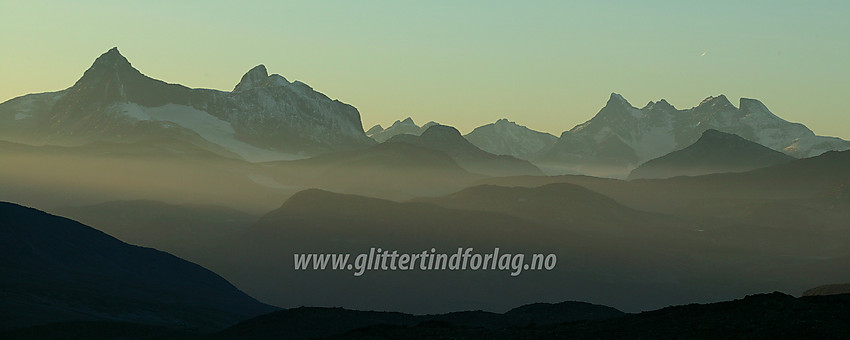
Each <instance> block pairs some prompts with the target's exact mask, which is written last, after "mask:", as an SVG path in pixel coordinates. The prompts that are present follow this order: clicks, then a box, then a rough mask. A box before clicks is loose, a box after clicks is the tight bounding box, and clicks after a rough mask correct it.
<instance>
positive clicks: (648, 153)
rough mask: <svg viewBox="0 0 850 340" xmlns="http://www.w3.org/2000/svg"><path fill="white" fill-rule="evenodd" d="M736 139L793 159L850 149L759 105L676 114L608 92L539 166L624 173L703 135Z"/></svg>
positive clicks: (708, 104)
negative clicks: (717, 134)
mask: <svg viewBox="0 0 850 340" xmlns="http://www.w3.org/2000/svg"><path fill="white" fill-rule="evenodd" d="M708 129H715V130H719V131H722V132H726V133H732V134H736V135H738V136H741V137H742V138H745V139H747V140H750V141H753V142H756V143H758V144H761V145H764V146H766V147H769V148H771V149H773V150H776V151H781V152H784V153H786V154H788V155H791V156H793V157H797V158H802V157H811V156H816V155H819V154H821V153H823V152H826V151H830V150H839V151H840V150H847V149H850V142H848V141H845V140H842V139H840V138H835V137H823V136H816V135H815V134H814V132H812V131H811V130H809V129H808V128H807V127H806V126H805V125H803V124H799V123H791V122H788V121H786V120H784V119H782V118H779V117H777V116H776V115H774V114H773V113H772V112H770V110H768V108H767V107H766V106H765V105H764V104H762V103H761V102H760V101H758V100H755V99H748V98H741V100H740V104H739V106H738V107H735V106H734V105H732V103H730V102H729V100H728V99H727V98H726V96H724V95H719V96H717V97H708V98H706V99H705V100H703V101H702V102H701V103H700V104H699V105H698V106H696V107H694V108H691V109H686V110H679V109H677V108H675V107H673V106H672V105H670V104H669V103H668V102H667V101H665V100H663V99H662V100H660V101H658V102H649V103H648V104H647V105H646V106H644V107H643V108H636V107H634V106H632V105H631V104H630V103H629V102H628V101H627V100H626V99H625V98H623V97H622V96H621V95H619V94H616V93H612V94H611V97H610V98H609V99H608V102H607V104H606V105H605V107H603V108H602V109H601V110H600V111H599V113H597V114H596V116H594V117H593V118H591V119H590V120H588V121H587V122H585V123H583V124H579V125H577V126H576V127H574V128H572V129H571V130H569V131H565V132H563V133H562V134H561V136H560V137H559V139H558V142H557V143H555V145H554V146H553V147H552V148H551V150H549V151H548V152H547V153H546V154H545V155H543V156H541V158H540V159H539V160H538V161H540V162H549V163H560V164H566V165H572V166H574V167H575V168H577V169H579V171H581V170H582V169H585V170H586V169H592V168H593V167H602V168H604V167H610V168H613V169H612V170H607V171H608V172H616V173H620V174H624V173H626V172H627V171H629V170H631V169H632V168H634V167H636V166H637V165H638V164H641V163H643V162H646V161H647V160H650V159H653V158H656V157H659V156H662V155H664V154H667V153H670V152H672V151H674V150H678V149H681V148H684V147H686V146H688V145H691V144H693V143H694V142H695V141H696V140H697V139H698V138H699V137H700V136H701V135H702V133H703V132H704V131H705V130H708Z"/></svg>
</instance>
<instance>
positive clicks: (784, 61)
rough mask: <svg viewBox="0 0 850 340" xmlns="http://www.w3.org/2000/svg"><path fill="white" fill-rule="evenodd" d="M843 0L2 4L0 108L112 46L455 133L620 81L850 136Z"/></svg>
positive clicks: (167, 65)
mask: <svg viewBox="0 0 850 340" xmlns="http://www.w3.org/2000/svg"><path fill="white" fill-rule="evenodd" d="M848 17H850V1H846V0H845V1H806V2H804V1H700V2H696V1H678V2H673V1H585V2H577V1H525V2H521V1H505V2H499V1H415V2H414V1H332V2H330V1H329V2H324V1H268V2H262V1H135V2H130V1H82V0H81V1H62V2H60V1H54V2H45V1H10V0H0V101H5V100H8V99H11V98H14V97H17V96H20V95H24V94H27V93H33V92H46V91H56V90H61V89H64V88H67V87H69V86H71V85H73V83H74V82H75V81H76V80H77V79H78V78H79V77H80V76H81V75H82V73H83V71H85V70H86V69H87V68H88V67H89V66H90V65H91V63H92V62H93V61H94V59H95V58H96V57H97V56H99V55H100V54H101V53H103V52H105V51H107V50H108V49H109V48H111V47H113V46H117V47H118V48H119V50H120V51H121V53H122V54H123V55H124V56H125V57H127V58H128V59H129V60H130V62H131V63H132V64H133V66H135V67H136V68H138V69H139V70H140V71H142V73H144V74H146V75H148V76H151V77H153V78H157V79H161V80H164V81H167V82H170V83H179V84H183V85H186V86H189V87H203V88H213V89H220V90H226V91H229V90H231V89H232V88H233V86H234V85H235V84H236V83H237V82H238V81H239V79H240V77H241V76H242V74H244V73H245V72H246V71H247V70H248V69H250V68H251V67H253V66H255V65H257V64H265V65H266V67H267V69H268V70H269V72H270V73H279V74H281V75H283V76H285V77H286V78H287V79H289V80H301V81H303V82H305V83H307V84H309V85H311V86H312V87H313V88H314V89H316V90H317V91H320V92H322V93H324V94H326V95H328V96H329V97H331V98H336V99H339V100H341V101H343V102H346V103H349V104H351V105H354V106H355V107H357V108H358V110H359V111H360V113H361V117H362V120H363V125H364V128H365V129H368V128H369V127H371V126H372V125H374V124H376V123H380V124H382V125H383V126H385V127H386V126H388V125H389V124H390V123H392V122H393V121H394V120H396V119H400V118H404V117H407V116H411V117H413V119H414V120H415V121H416V122H417V123H419V124H422V123H425V122H427V121H429V120H434V121H438V122H441V123H444V124H449V125H454V126H456V127H458V128H459V129H460V130H461V132H464V133H465V132H468V131H470V130H471V129H472V128H474V127H476V126H479V125H483V124H486V123H489V122H493V121H495V120H496V119H499V118H508V119H510V120H514V121H517V122H519V123H520V124H523V125H526V126H528V127H530V128H533V129H536V130H541V131H547V132H551V133H553V134H555V135H559V134H560V132H561V131H563V130H568V129H570V128H572V127H573V126H574V125H576V124H579V123H582V122H584V121H586V120H588V119H590V118H591V117H592V116H593V115H594V114H596V112H598V111H599V109H600V108H601V107H602V106H603V105H604V104H605V101H606V100H607V98H608V96H609V94H610V93H611V92H617V93H620V94H622V95H623V96H624V97H626V99H628V100H629V101H630V102H631V103H632V104H633V105H635V106H637V107H642V106H643V105H644V104H646V103H647V102H648V101H650V100H659V99H661V98H664V99H667V101H669V102H670V103H671V104H673V105H675V106H676V107H678V108H689V107H692V106H695V105H697V104H698V103H699V102H700V101H701V100H702V99H703V98H705V97H707V96H711V95H718V94H726V95H727V97H729V99H730V100H731V101H732V102H733V103H734V104H736V105H737V101H738V98H740V97H748V98H756V99H760V100H761V101H763V102H764V103H765V104H766V105H767V106H768V108H770V109H771V111H772V112H773V113H775V114H776V115H778V116H780V117H782V118H785V119H786V120H789V121H793V122H801V123H804V124H806V125H807V126H808V127H809V128H811V129H812V130H814V131H815V133H817V134H822V135H831V136H839V137H842V138H845V139H850V103H848V100H847V97H848V94H850V20H848V19H847V18H848Z"/></svg>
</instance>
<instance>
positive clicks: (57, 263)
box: [0, 202, 276, 338]
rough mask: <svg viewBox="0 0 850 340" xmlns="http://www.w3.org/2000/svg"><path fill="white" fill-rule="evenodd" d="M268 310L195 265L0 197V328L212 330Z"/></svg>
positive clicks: (269, 308) (221, 279) (268, 307)
mask: <svg viewBox="0 0 850 340" xmlns="http://www.w3.org/2000/svg"><path fill="white" fill-rule="evenodd" d="M274 310H276V308H275V307H272V306H268V305H265V304H262V303H260V302H258V301H257V300H254V299H253V298H251V297H250V296H248V295H246V294H245V293H242V292H241V291H239V290H238V289H236V287H234V286H233V285H231V284H230V283H229V282H227V281H226V280H225V279H223V278H222V277H220V276H218V275H216V274H215V273H213V272H211V271H209V270H207V269H204V268H203V267H201V266H199V265H197V264H194V263H191V262H188V261H185V260H182V259H180V258H177V257H175V256H173V255H171V254H168V253H164V252H161V251H158V250H156V249H151V248H143V247H138V246H133V245H130V244H127V243H124V242H121V241H119V240H117V239H115V238H113V237H111V236H109V235H107V234H104V233H102V232H100V231H97V230H95V229H93V228H91V227H88V226H85V225H83V224H80V223H78V222H75V221H72V220H69V219H66V218H62V217H58V216H54V215H50V214H47V213H45V212H42V211H39V210H36V209H31V208H26V207H22V206H20V205H17V204H12V203H6V202H0V330H11V329H17V328H22V327H27V326H38V325H43V324H48V323H58V322H78V321H98V322H103V321H109V322H112V323H113V324H112V325H113V326H110V327H117V328H123V327H121V326H120V325H122V324H121V323H132V324H143V325H155V326H157V327H166V328H173V329H189V330H196V331H198V330H200V331H216V330H220V329H222V328H224V327H227V326H229V325H232V324H234V323H236V322H238V321H240V320H244V319H246V318H250V317H254V316H257V315H260V314H264V313H268V312H271V311H274ZM116 324H117V326H116ZM57 327H59V328H62V327H61V326H57ZM151 327H153V326H151ZM71 328H72V329H75V332H76V331H79V330H82V329H87V327H81V328H75V327H71ZM48 329H49V328H48ZM73 334H76V333H73ZM86 334H88V333H86ZM78 337H80V338H87V337H88V336H78ZM0 338H3V336H0ZM37 338H41V337H37Z"/></svg>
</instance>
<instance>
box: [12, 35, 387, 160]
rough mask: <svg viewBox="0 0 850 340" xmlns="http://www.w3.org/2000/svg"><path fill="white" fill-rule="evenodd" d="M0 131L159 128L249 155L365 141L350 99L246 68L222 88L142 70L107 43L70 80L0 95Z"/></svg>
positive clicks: (67, 137) (35, 137)
mask: <svg viewBox="0 0 850 340" xmlns="http://www.w3.org/2000/svg"><path fill="white" fill-rule="evenodd" d="M0 121H2V122H3V123H2V124H0V136H2V138H3V139H6V140H9V141H13V142H20V143H27V144H34V145H41V144H55V145H80V144H86V143H91V142H97V141H102V142H132V141H134V140H137V139H145V138H150V137H151V136H167V137H171V138H177V139H180V140H183V141H185V142H188V143H191V144H194V145H198V146H202V147H204V148H206V149H211V150H213V151H216V152H217V153H220V154H225V155H227V156H234V155H236V156H237V157H241V158H244V159H247V160H249V161H263V160H274V159H292V158H303V157H306V156H309V155H312V154H316V153H321V152H327V151H332V150H341V149H343V150H344V149H351V148H357V147H363V146H368V145H371V144H373V143H374V142H372V141H371V140H370V139H369V138H368V137H366V135H365V134H364V132H363V126H362V124H361V122H360V114H359V112H358V111H357V109H356V108H354V107H353V106H351V105H348V104H345V103H342V102H340V101H338V100H332V99H330V98H328V97H327V96H325V95H323V94H321V93H319V92H316V91H314V90H313V89H312V88H311V87H310V86H308V85H306V84H304V83H301V82H298V81H295V82H289V81H288V80H286V79H285V78H284V77H282V76H280V75H277V74H273V75H271V76H270V75H268V72H267V71H266V68H265V66H263V65H259V66H256V67H254V68H252V69H251V70H250V71H248V72H247V73H246V74H245V75H244V76H243V77H242V79H241V81H240V82H239V84H237V85H236V87H235V88H234V90H233V91H232V92H224V91H217V90H207V89H190V88H187V87H185V86H182V85H177V84H168V83H165V82H163V81H160V80H155V79H152V78H149V77H147V76H145V75H144V74H142V73H141V72H139V71H138V70H137V69H135V68H134V67H132V65H131V64H130V62H129V61H127V59H126V58H125V57H124V56H122V55H121V54H120V53H119V52H118V49H117V48H112V49H110V50H109V51H107V52H106V53H104V54H103V55H101V56H100V57H98V58H97V60H95V62H94V63H93V64H92V66H91V67H90V68H89V69H88V70H87V71H86V72H85V73H84V74H83V76H82V77H81V78H80V79H79V80H78V81H77V82H76V83H75V84H74V85H73V86H72V87H70V88H68V89H66V90H62V91H58V92H51V93H42V94H32V95H26V96H23V97H18V98H15V99H12V100H9V101H7V102H5V103H2V104H0Z"/></svg>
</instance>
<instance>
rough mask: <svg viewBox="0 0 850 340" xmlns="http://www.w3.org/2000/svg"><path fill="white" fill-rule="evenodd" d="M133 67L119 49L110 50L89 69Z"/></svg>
mask: <svg viewBox="0 0 850 340" xmlns="http://www.w3.org/2000/svg"><path fill="white" fill-rule="evenodd" d="M119 66H120V67H132V66H131V65H130V61H128V60H127V58H125V57H124V56H123V55H121V52H119V51H118V47H113V48H110V49H109V50H108V51H106V52H104V53H103V54H101V55H100V56H99V57H97V59H95V60H94V63H93V64H92V66H91V67H90V68H89V69H92V68H97V67H104V68H106V67H119Z"/></svg>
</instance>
